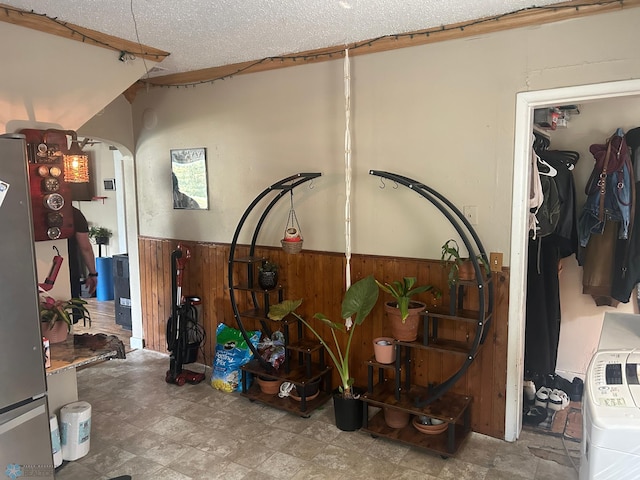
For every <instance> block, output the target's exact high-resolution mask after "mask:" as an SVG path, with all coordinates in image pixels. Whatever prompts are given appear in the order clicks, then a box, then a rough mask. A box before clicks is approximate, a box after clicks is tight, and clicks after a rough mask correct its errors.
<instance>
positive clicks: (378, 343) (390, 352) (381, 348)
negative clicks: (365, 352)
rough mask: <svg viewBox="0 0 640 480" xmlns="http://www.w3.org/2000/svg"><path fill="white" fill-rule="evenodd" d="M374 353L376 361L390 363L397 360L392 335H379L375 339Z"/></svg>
mask: <svg viewBox="0 0 640 480" xmlns="http://www.w3.org/2000/svg"><path fill="white" fill-rule="evenodd" d="M373 354H374V355H375V357H376V362H378V363H384V364H387V365H388V364H390V363H393V362H395V361H396V347H395V345H394V344H393V338H391V337H378V338H374V339H373Z"/></svg>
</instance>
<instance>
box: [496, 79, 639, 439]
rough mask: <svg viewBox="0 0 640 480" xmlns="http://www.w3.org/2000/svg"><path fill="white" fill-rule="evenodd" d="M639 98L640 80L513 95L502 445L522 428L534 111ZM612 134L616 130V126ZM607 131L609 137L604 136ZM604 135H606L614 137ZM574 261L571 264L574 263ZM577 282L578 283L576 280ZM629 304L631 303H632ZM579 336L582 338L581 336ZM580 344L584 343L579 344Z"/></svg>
mask: <svg viewBox="0 0 640 480" xmlns="http://www.w3.org/2000/svg"><path fill="white" fill-rule="evenodd" d="M637 95H640V81H638V80H631V81H623V82H611V83H602V84H595V85H586V86H578V87H567V88H559V89H553V90H545V91H538V92H524V93H520V94H518V95H517V100H516V131H515V158H514V177H513V208H512V232H511V256H510V268H511V285H510V305H509V318H510V322H509V334H508V353H507V365H508V368H507V403H506V422H505V439H506V440H508V441H514V440H515V439H517V438H518V436H519V435H520V431H521V429H522V426H523V421H522V420H523V419H522V411H523V379H524V350H525V348H524V339H525V325H526V297H527V294H526V284H527V281H526V278H527V258H528V239H529V235H528V222H527V217H528V215H527V214H528V198H529V185H530V180H531V177H530V172H529V160H530V154H531V134H532V132H533V113H534V110H535V109H537V108H544V107H551V106H557V105H569V104H581V103H591V102H599V101H603V100H605V99H613V98H623V97H631V96H637ZM612 128H613V130H615V126H613V127H612ZM606 131H607V132H608V130H606ZM608 133H609V135H610V134H611V133H612V132H608ZM604 140H605V138H602V139H600V138H598V139H593V141H591V143H598V142H599V141H604ZM587 148H588V146H587ZM582 161H583V162H584V163H586V164H587V165H590V166H591V167H592V166H593V158H592V157H591V156H590V155H589V157H588V158H587V156H586V155H585V156H584V158H583V159H582ZM587 168H588V167H587ZM576 185H577V189H578V190H579V189H580V187H581V186H582V187H583V186H584V183H583V184H582V185H581V186H580V185H578V184H576ZM580 205H581V203H580ZM572 261H575V259H574V260H572ZM567 270H568V271H569V272H572V273H571V275H574V276H576V277H577V274H576V272H579V269H578V267H577V266H576V265H571V268H569V269H567ZM563 275H564V272H563ZM574 280H575V279H571V281H574ZM577 281H578V282H579V279H578V280H577ZM576 288H577V289H581V285H578V286H577V287H576ZM581 293H582V292H581V291H580V292H579V293H578V294H579V295H581ZM630 303H631V302H630ZM633 303H635V301H634V302H633ZM563 315H564V314H563ZM598 316H599V317H600V325H601V320H602V318H601V317H603V316H604V313H603V312H599V314H598ZM590 330H591V332H590V333H589V335H590V336H589V340H588V343H589V344H590V345H591V347H590V348H591V350H589V347H586V350H587V353H586V355H587V356H588V357H589V358H590V356H591V355H592V354H593V351H594V349H595V348H596V347H597V339H598V338H599V332H600V328H599V327H597V326H595V325H594V327H593V329H590ZM563 333H565V332H563ZM581 333H582V334H583V333H584V332H581ZM581 338H582V337H581ZM581 342H583V340H582V339H581ZM560 356H561V352H560V351H559V357H560ZM565 360H566V359H565ZM581 361H582V362H583V364H584V362H585V360H584V359H581ZM587 361H588V359H587ZM565 363H566V362H565ZM575 369H578V370H579V369H580V368H572V369H571V370H575ZM582 369H583V370H585V369H586V367H582ZM556 371H557V370H556ZM569 373H570V372H566V373H565V376H566V375H567V374H569ZM580 373H582V374H583V375H584V373H586V372H585V371H582V372H580ZM563 378H564V376H563ZM568 380H569V381H571V380H572V378H568ZM571 412H572V410H568V411H567V412H566V415H565V425H563V426H562V428H564V427H565V426H566V423H567V422H570V419H569V418H568V417H569V416H570V413H571ZM558 423H560V422H558ZM558 428H560V427H559V426H558V427H556V429H558Z"/></svg>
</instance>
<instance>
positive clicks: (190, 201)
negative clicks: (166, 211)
mask: <svg viewBox="0 0 640 480" xmlns="http://www.w3.org/2000/svg"><path fill="white" fill-rule="evenodd" d="M171 177H172V181H173V208H174V209H179V210H208V209H209V197H208V193H207V192H208V184H207V183H208V182H207V149H206V148H183V149H179V150H178V149H176V150H171Z"/></svg>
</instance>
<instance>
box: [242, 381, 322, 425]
mask: <svg viewBox="0 0 640 480" xmlns="http://www.w3.org/2000/svg"><path fill="white" fill-rule="evenodd" d="M241 395H242V396H243V397H247V398H248V399H249V400H251V401H256V402H260V403H264V404H265V405H269V406H270V407H273V408H277V409H278V410H284V411H286V412H290V413H295V414H296V415H299V416H301V417H305V418H307V417H309V416H310V413H311V412H313V411H314V410H316V409H318V408H319V407H321V406H322V405H324V404H325V403H327V400H329V399H330V398H331V394H330V393H328V392H325V391H322V390H321V391H320V392H319V395H318V396H317V397H316V398H314V399H313V400H306V399H305V401H304V402H303V401H302V399H301V400H300V401H297V400H294V399H293V398H291V397H285V398H280V397H279V396H278V395H277V394H276V395H269V394H266V393H262V391H261V390H260V387H259V386H258V385H257V384H254V385H252V386H251V387H250V388H249V389H248V390H247V392H246V393H241Z"/></svg>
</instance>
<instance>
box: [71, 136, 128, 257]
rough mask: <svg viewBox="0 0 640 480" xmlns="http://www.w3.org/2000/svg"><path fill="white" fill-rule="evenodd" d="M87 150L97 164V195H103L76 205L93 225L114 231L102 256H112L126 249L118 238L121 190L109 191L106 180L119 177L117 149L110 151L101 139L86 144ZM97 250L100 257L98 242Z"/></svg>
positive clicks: (93, 179)
mask: <svg viewBox="0 0 640 480" xmlns="http://www.w3.org/2000/svg"><path fill="white" fill-rule="evenodd" d="M84 151H85V152H87V153H88V154H89V160H90V161H91V162H92V165H93V170H92V178H91V182H92V183H93V186H94V189H95V190H94V193H95V196H96V197H103V198H99V199H96V200H93V201H81V202H78V201H75V202H73V204H74V205H75V206H76V207H78V208H79V209H80V210H81V211H82V213H83V214H84V216H85V217H86V219H87V222H88V223H89V227H94V226H95V227H98V226H99V227H106V228H108V229H110V230H111V231H112V232H113V236H112V237H111V238H110V239H109V245H107V246H103V247H102V256H103V257H110V256H112V255H114V254H117V253H122V252H123V251H126V246H124V245H123V246H122V247H121V246H120V242H119V238H118V213H117V199H116V193H117V190H105V189H104V183H103V180H104V179H105V178H115V175H116V165H115V160H114V156H113V152H112V151H111V150H109V144H108V143H104V142H99V143H96V144H95V145H92V146H87V147H85V148H84ZM116 188H118V185H116ZM120 188H122V185H120ZM93 250H94V253H95V256H96V257H97V256H98V245H93Z"/></svg>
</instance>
